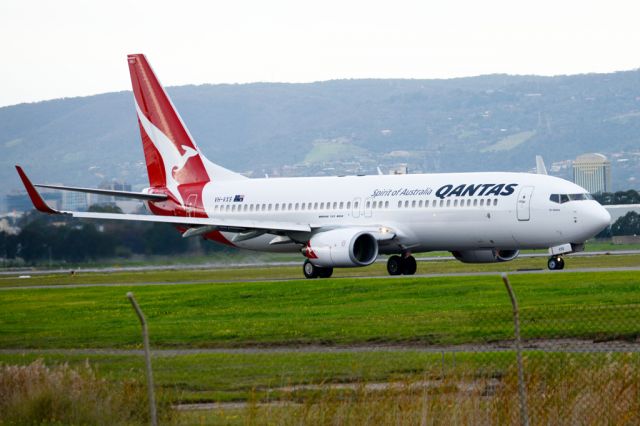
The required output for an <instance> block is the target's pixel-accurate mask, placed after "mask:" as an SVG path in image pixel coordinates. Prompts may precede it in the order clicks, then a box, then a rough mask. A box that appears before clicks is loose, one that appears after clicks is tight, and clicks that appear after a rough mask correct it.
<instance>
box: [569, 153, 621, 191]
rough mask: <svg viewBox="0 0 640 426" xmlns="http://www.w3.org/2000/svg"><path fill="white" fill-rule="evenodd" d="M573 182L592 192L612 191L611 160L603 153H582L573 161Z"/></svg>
mask: <svg viewBox="0 0 640 426" xmlns="http://www.w3.org/2000/svg"><path fill="white" fill-rule="evenodd" d="M573 182H574V183H576V184H577V185H580V186H581V187H583V188H585V189H586V190H587V191H589V192H590V193H591V194H597V193H599V192H612V188H611V162H610V161H609V160H607V157H605V156H604V155H602V154H597V153H592V154H582V155H580V156H578V158H576V160H575V161H574V162H573Z"/></svg>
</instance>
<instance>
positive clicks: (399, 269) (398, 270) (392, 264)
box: [387, 254, 404, 275]
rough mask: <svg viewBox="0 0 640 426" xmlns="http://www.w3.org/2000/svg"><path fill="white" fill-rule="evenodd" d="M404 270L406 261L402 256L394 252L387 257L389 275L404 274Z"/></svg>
mask: <svg viewBox="0 0 640 426" xmlns="http://www.w3.org/2000/svg"><path fill="white" fill-rule="evenodd" d="M403 271H404V262H403V261H402V258H401V257H400V256H397V255H395V254H394V255H393V256H391V257H389V259H387V272H388V273H389V275H402V273H403Z"/></svg>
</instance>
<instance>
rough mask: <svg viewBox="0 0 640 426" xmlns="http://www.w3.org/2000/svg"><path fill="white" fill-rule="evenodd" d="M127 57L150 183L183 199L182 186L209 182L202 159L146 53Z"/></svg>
mask: <svg viewBox="0 0 640 426" xmlns="http://www.w3.org/2000/svg"><path fill="white" fill-rule="evenodd" d="M127 59H128V62H129V72H130V73H131V84H132V86H133V94H134V97H135V101H136V109H137V112H138V123H139V125H140V134H141V136H142V146H143V149H144V156H145V160H146V162H147V172H148V174H149V183H150V184H151V186H152V187H167V188H168V189H169V190H171V191H172V192H173V193H174V195H176V196H177V197H178V198H181V196H180V194H179V191H178V186H179V185H184V184H192V183H206V182H209V180H210V178H209V175H208V173H207V170H206V167H205V165H204V163H203V159H202V158H201V157H200V152H199V150H198V147H197V145H196V144H195V142H194V141H193V139H192V138H191V135H190V134H189V131H188V130H187V128H186V127H185V125H184V123H183V122H182V119H181V118H180V115H178V112H177V111H176V109H175V107H174V106H173V104H172V103H171V100H170V99H169V96H168V95H167V93H166V92H165V91H164V89H163V88H162V86H161V85H160V82H159V81H158V79H157V77H156V76H155V74H154V73H153V70H152V69H151V66H150V65H149V62H147V59H146V58H145V56H144V55H142V54H136V55H128V57H127Z"/></svg>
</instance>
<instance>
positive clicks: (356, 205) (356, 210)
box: [351, 197, 362, 217]
mask: <svg viewBox="0 0 640 426" xmlns="http://www.w3.org/2000/svg"><path fill="white" fill-rule="evenodd" d="M361 204H362V198H359V197H358V198H354V199H353V205H352V206H351V215H352V216H353V217H360V208H361Z"/></svg>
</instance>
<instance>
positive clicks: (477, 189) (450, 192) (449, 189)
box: [436, 183, 518, 199]
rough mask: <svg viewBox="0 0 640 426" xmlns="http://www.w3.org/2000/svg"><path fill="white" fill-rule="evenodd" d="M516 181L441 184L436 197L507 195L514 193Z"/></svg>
mask: <svg viewBox="0 0 640 426" xmlns="http://www.w3.org/2000/svg"><path fill="white" fill-rule="evenodd" d="M516 186H518V184H517V183H509V184H504V183H498V184H496V183H479V184H462V185H458V186H456V187H454V186H453V185H443V186H441V187H440V188H438V190H437V191H436V197H438V198H440V199H443V198H446V197H471V196H474V195H480V196H482V195H484V196H489V195H494V196H497V195H500V196H507V195H511V194H513V193H514V191H515V189H516Z"/></svg>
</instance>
